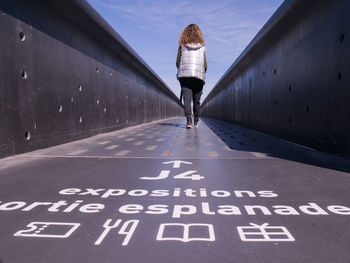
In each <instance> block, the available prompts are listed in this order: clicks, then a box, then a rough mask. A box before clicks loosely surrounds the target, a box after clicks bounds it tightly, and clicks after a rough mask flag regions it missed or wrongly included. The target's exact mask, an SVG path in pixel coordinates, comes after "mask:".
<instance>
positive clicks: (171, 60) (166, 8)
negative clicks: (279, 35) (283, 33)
mask: <svg viewBox="0 0 350 263" xmlns="http://www.w3.org/2000/svg"><path fill="white" fill-rule="evenodd" d="M88 2H89V3H90V4H91V5H92V6H93V7H94V8H95V9H96V10H97V11H98V12H99V13H100V14H101V15H102V16H103V17H104V19H105V20H106V21H107V22H108V23H109V24H110V25H111V26H112V27H113V28H114V29H115V31H117V32H118V34H119V35H121V36H122V38H124V39H125V40H126V42H128V44H129V45H130V46H131V47H132V48H133V49H134V50H135V51H136V52H137V53H138V54H139V55H140V56H141V57H142V58H143V59H144V60H145V61H146V63H147V64H148V65H149V66H150V67H151V68H152V69H153V70H154V71H155V72H156V73H157V74H158V76H159V77H160V78H161V79H162V80H163V81H164V82H165V83H166V84H167V85H168V87H169V88H170V89H171V90H172V91H173V92H174V93H175V94H176V95H177V96H178V95H179V94H180V86H179V83H178V81H177V79H176V72H177V69H176V66H175V60H176V54H177V49H178V40H179V35H180V33H181V32H182V31H183V29H184V28H185V27H186V26H187V25H188V24H192V23H194V24H197V25H198V26H199V27H200V28H201V30H202V32H203V35H204V39H205V42H206V48H207V51H206V55H207V60H208V71H207V76H206V78H207V81H206V85H205V86H204V90H203V96H202V100H203V99H204V98H205V97H206V95H207V94H208V93H209V92H210V90H211V89H212V88H213V87H214V86H215V84H216V82H217V81H218V80H219V79H220V78H221V77H222V75H223V74H224V73H225V71H226V70H227V69H228V68H229V67H230V66H231V64H232V63H233V62H234V60H235V59H236V58H237V57H238V56H239V55H240V54H241V53H242V51H243V50H244V48H245V47H246V46H247V45H248V44H249V42H250V41H251V40H252V39H253V38H254V36H255V35H256V34H257V33H258V31H259V30H260V29H261V28H262V27H263V25H264V24H265V23H266V22H267V20H268V19H269V18H270V17H271V16H272V14H273V13H274V12H275V11H276V10H277V8H278V7H279V6H280V5H281V4H282V2H283V0H217V1H213V0H179V1H176V0H88Z"/></svg>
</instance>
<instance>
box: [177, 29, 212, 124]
mask: <svg viewBox="0 0 350 263" xmlns="http://www.w3.org/2000/svg"><path fill="white" fill-rule="evenodd" d="M179 44H180V46H179V49H178V52H177V60H176V66H177V68H178V72H177V79H178V80H179V81H180V85H181V92H182V94H183V98H184V106H185V116H186V120H187V124H186V128H187V129H191V128H192V114H191V113H192V112H191V101H193V117H194V125H195V126H198V125H199V114H200V99H201V95H202V90H203V86H204V83H205V72H206V71H207V68H208V65H207V59H206V57H205V46H204V39H203V35H202V32H201V30H200V29H199V27H198V26H197V25H195V24H190V25H188V26H187V27H186V28H185V29H184V31H183V32H182V33H181V35H180V41H179Z"/></svg>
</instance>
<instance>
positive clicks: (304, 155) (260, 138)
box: [202, 118, 350, 175]
mask: <svg viewBox="0 0 350 263" xmlns="http://www.w3.org/2000/svg"><path fill="white" fill-rule="evenodd" d="M202 120H203V122H204V123H205V124H206V125H207V126H208V127H209V128H210V129H211V130H212V131H213V132H214V133H215V134H216V135H217V136H219V137H220V138H221V139H222V140H223V141H224V142H225V144H226V145H227V146H228V147H230V148H231V149H233V150H236V151H247V152H257V153H264V154H266V155H267V156H270V157H275V158H280V159H285V160H290V161H294V162H299V163H304V164H309V165H314V166H319V167H323V168H328V169H332V170H337V171H341V172H346V173H350V160H349V159H346V158H344V157H342V156H339V155H335V154H330V153H325V152H320V151H317V150H315V149H311V148H308V147H305V146H302V145H298V144H295V143H292V142H289V141H285V140H283V139H280V138H278V137H274V136H271V135H268V134H264V133H261V132H258V131H255V130H251V129H247V128H243V127H241V126H238V125H235V124H232V123H229V122H225V121H221V120H217V119H212V118H202ZM349 175H350V174H349Z"/></svg>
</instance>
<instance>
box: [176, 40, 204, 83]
mask: <svg viewBox="0 0 350 263" xmlns="http://www.w3.org/2000/svg"><path fill="white" fill-rule="evenodd" d="M204 52H205V46H204V45H201V44H199V43H198V44H187V45H186V46H182V45H181V58H180V64H179V68H178V71H177V78H178V79H179V78H182V77H195V78H197V79H201V80H203V82H205V66H204Z"/></svg>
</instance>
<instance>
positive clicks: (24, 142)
mask: <svg viewBox="0 0 350 263" xmlns="http://www.w3.org/2000/svg"><path fill="white" fill-rule="evenodd" d="M0 32H1V41H0V156H7V155H11V154H15V153H20V152H25V151H30V150H33V149H37V148H40V147H47V146H50V145H55V144H60V143H63V142H67V141H72V140H76V139H80V138H84V137H88V136H91V135H94V134H97V133H101V132H107V131H112V130H116V129H120V128H124V127H126V126H131V125H137V124H140V123H144V122H149V121H154V120H158V119H163V118H168V117H172V116H178V115H182V114H183V110H182V107H181V105H180V102H179V100H178V99H177V98H176V96H175V95H174V94H173V93H172V92H171V91H170V90H169V89H168V87H167V86H166V85H165V84H164V83H163V82H162V81H161V80H160V79H159V77H158V76H157V75H156V74H155V73H154V72H153V71H152V69H151V68H150V67H149V66H148V65H147V64H146V63H145V62H144V61H143V60H142V59H141V58H140V57H139V56H138V55H137V54H136V53H135V52H134V51H133V50H132V48H130V47H129V46H128V44H127V43H126V42H125V41H124V40H123V39H122V38H121V37H120V36H119V35H118V34H117V33H116V32H115V31H114V30H113V29H112V28H111V27H110V26H109V25H108V24H107V23H106V22H105V21H104V20H103V18H101V16H100V15H99V14H98V13H97V12H96V11H95V10H94V9H93V8H92V7H91V6H90V5H89V4H88V3H87V2H86V1H83V0H81V1H80V0H75V1H69V0H61V1H58V0H56V1H55V0H49V1H47V0H42V1H40V0H31V1H26V0H2V1H1V2H0Z"/></svg>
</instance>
